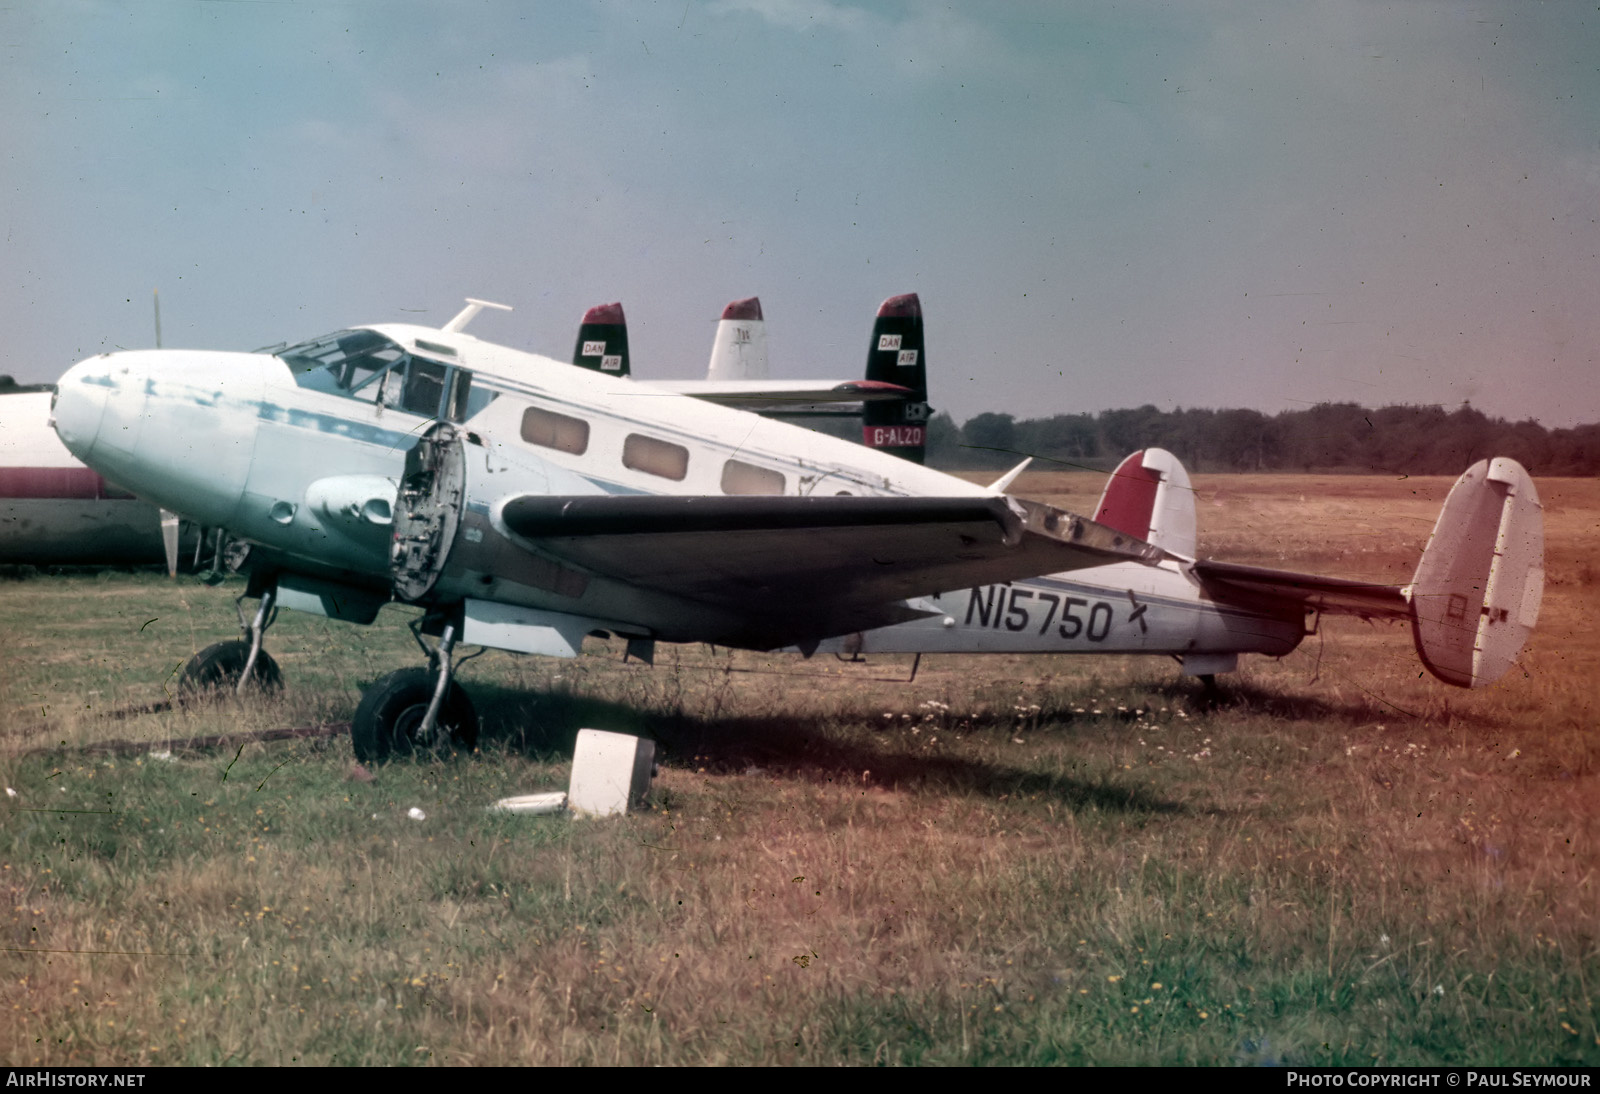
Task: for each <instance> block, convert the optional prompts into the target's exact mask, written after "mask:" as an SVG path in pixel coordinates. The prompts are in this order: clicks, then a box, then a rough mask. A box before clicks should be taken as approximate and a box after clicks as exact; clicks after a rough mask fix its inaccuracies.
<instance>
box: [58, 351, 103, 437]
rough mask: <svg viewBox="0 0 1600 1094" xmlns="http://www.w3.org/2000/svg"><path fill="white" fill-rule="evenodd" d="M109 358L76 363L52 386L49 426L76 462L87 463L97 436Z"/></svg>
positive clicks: (101, 357)
mask: <svg viewBox="0 0 1600 1094" xmlns="http://www.w3.org/2000/svg"><path fill="white" fill-rule="evenodd" d="M110 361H111V355H110V354H106V353H102V354H100V355H99V356H98V357H90V358H89V359H88V360H85V361H79V362H78V363H77V364H75V365H73V366H72V367H71V368H69V369H68V370H67V371H66V374H65V375H63V376H62V377H61V379H60V380H59V381H57V383H56V393H55V395H54V397H53V398H52V399H51V400H50V423H51V424H52V425H53V426H55V430H56V434H57V435H58V436H59V437H60V438H61V443H62V444H64V445H66V446H67V451H68V452H71V453H72V454H73V455H74V456H76V457H77V458H78V459H80V460H83V461H84V462H85V463H87V462H88V458H89V456H90V454H91V453H92V451H93V449H94V443H95V440H96V439H97V438H98V437H99V434H100V420H101V418H102V417H103V416H104V415H105V409H106V396H107V394H108V393H109V392H110V390H111V369H110Z"/></svg>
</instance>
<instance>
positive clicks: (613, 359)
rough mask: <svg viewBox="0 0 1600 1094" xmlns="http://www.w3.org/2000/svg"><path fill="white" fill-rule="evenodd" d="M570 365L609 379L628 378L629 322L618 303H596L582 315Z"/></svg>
mask: <svg viewBox="0 0 1600 1094" xmlns="http://www.w3.org/2000/svg"><path fill="white" fill-rule="evenodd" d="M572 363H573V364H575V365H577V366H578V367H579V368H586V369H590V370H592V371H594V372H604V373H606V374H607V375H610V376H626V375H628V321H627V319H625V318H624V317H623V315H622V305H621V304H599V305H596V306H595V307H592V308H590V309H589V310H588V311H586V312H584V313H583V323H582V325H580V326H579V327H578V342H577V344H576V345H575V346H573V347H572Z"/></svg>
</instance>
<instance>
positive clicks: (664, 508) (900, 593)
mask: <svg viewBox="0 0 1600 1094" xmlns="http://www.w3.org/2000/svg"><path fill="white" fill-rule="evenodd" d="M501 516H502V519H503V520H504V523H505V526H506V528H507V529H508V530H509V531H511V532H512V533H513V534H514V535H516V536H518V537H520V538H521V539H523V540H524V541H527V542H528V543H529V544H530V545H531V546H533V547H535V548H536V549H537V550H538V551H540V552H541V553H544V554H548V555H552V556H554V557H556V558H559V559H561V560H562V561H564V562H568V563H571V564H574V565H576V566H580V567H582V568H583V569H585V570H588V571H589V572H591V573H594V574H598V575H601V576H605V577H608V578H611V579H614V580H618V581H622V582H626V583H628V584H630V585H634V586H637V587H640V588H644V589H649V590H652V591H656V592H661V593H666V594H669V595H672V596H677V597H682V598H685V599H688V600H693V601H697V602H700V603H704V604H708V605H711V606H715V607H718V608H721V609H724V610H725V611H728V612H730V613H733V614H736V615H737V616H738V617H740V618H742V619H745V620H748V623H747V624H746V625H745V630H744V631H743V632H741V633H740V634H739V635H737V636H731V637H729V638H727V639H725V641H729V642H730V644H731V643H734V642H738V643H741V644H747V645H751V646H756V647H761V646H778V645H788V644H791V643H794V642H798V641H804V640H806V639H810V638H819V637H826V636H828V635H834V634H844V633H849V632H851V631H854V630H859V629H862V628H865V627H874V626H881V625H884V624H885V623H888V622H903V621H904V620H906V619H907V618H915V617H916V613H914V612H908V610H907V609H906V607H905V605H904V604H903V601H905V600H906V599H908V598H913V597H921V596H928V595H931V594H933V593H936V592H940V591H942V590H946V589H958V588H965V587H968V586H973V585H983V584H989V583H992V582H1001V581H1009V580H1012V579H1020V578H1024V577H1032V576H1036V575H1038V574H1045V573H1056V572H1059V571H1063V570H1075V569H1081V568H1084V567H1089V566H1100V565H1104V564H1107V563H1111V562H1129V561H1143V562H1156V561H1159V560H1161V559H1163V558H1165V557H1167V556H1166V555H1165V553H1164V552H1162V551H1161V550H1160V549H1159V548H1156V547H1153V546H1151V545H1150V544H1148V543H1144V542H1142V541H1140V540H1136V539H1133V538H1132V537H1130V536H1128V535H1126V534H1124V533H1121V532H1118V531H1116V530H1115V529H1112V528H1107V527H1105V526H1104V525H1100V524H1096V523H1094V522H1093V521H1090V520H1087V519H1085V518H1083V517H1081V516H1077V515H1075V514H1072V513H1068V512H1066V511H1065V510H1061V509H1055V508H1052V507H1050V506H1047V505H1042V504H1039V503H1036V502H1023V501H1018V500H1016V499H1009V498H1003V497H976V498H915V497H844V496H840V497H804V498H795V497H765V496H736V497H681V496H680V497H673V496H665V497H663V496H656V495H624V496H615V495H602V496H585V497H550V496H544V495H524V496H521V497H517V498H513V499H511V500H510V501H507V502H506V503H504V504H503V506H502V507H501Z"/></svg>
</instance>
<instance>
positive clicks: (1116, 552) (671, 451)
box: [53, 296, 1543, 760]
mask: <svg viewBox="0 0 1600 1094" xmlns="http://www.w3.org/2000/svg"><path fill="white" fill-rule="evenodd" d="M501 306H502V305H490V304H488V303H486V302H483V301H474V300H469V301H468V306H467V307H466V308H465V309H464V310H463V311H462V312H461V313H460V314H459V315H457V316H456V317H455V318H454V319H453V320H451V321H450V322H449V323H447V324H445V326H444V327H442V328H440V329H437V330H434V329H431V328H425V327H418V326H411V325H403V324H377V325H373V326H366V327H357V328H352V329H349V330H342V331H338V332H335V333H333V334H330V335H327V336H325V337H322V338H317V339H313V340H312V341H309V342H302V343H300V344H299V345H295V346H290V347H288V348H286V349H280V350H277V351H275V352H261V353H212V352H195V351H172V350H160V351H137V352H119V353H109V354H102V355H100V356H97V357H92V358H89V359H88V360H85V361H82V362H80V363H79V364H77V365H75V366H74V367H73V368H72V369H71V370H69V371H68V372H67V374H66V375H65V376H63V377H62V379H61V381H60V384H59V385H58V389H57V395H56V400H55V403H54V407H53V422H54V425H55V428H56V430H57V432H58V434H59V435H60V437H61V439H62V441H63V442H64V443H65V444H66V446H67V448H68V449H69V450H70V451H71V452H72V453H73V454H74V455H75V456H77V457H78V458H79V459H81V460H83V462H84V463H85V464H87V465H88V466H89V467H91V468H93V469H94V470H96V471H97V472H99V473H100V474H101V475H103V476H105V477H106V478H107V479H109V480H111V481H114V482H117V483H119V484H120V485H122V486H124V487H126V488H127V489H129V490H131V491H133V492H134V493H136V494H138V495H139V496H140V497H141V498H144V499H146V500H147V501H150V502H153V503H154V504H157V505H159V506H161V507H163V508H165V509H168V510H170V511H172V512H174V513H177V514H179V515H181V516H182V517H184V518H186V519H188V520H191V521H194V522H196V523H197V524H201V525H205V526H210V527H218V528H223V529H226V530H227V531H228V532H229V533H230V534H232V535H233V536H235V537H237V538H238V539H240V540H243V541H245V542H247V543H248V544H250V551H249V554H248V556H247V558H246V560H245V562H244V565H245V567H246V568H247V572H248V577H249V583H248V586H247V591H246V593H245V596H244V597H241V598H240V601H241V605H242V602H243V600H244V599H245V598H246V597H253V598H258V600H259V603H258V604H257V607H256V610H255V612H254V614H253V616H251V617H250V618H249V620H248V622H246V613H245V612H244V610H243V608H242V607H241V614H240V619H241V623H242V624H243V629H244V638H243V639H241V640H235V641H231V642H221V643H218V644H216V645H214V646H211V647H209V648H208V649H206V650H204V651H202V652H201V653H199V654H197V655H196V656H195V658H193V659H192V660H191V661H190V663H189V665H188V666H187V668H186V670H185V682H186V683H187V684H188V685H191V686H204V685H218V684H224V683H229V684H231V683H233V682H235V681H237V686H238V687H240V688H241V689H242V688H243V687H244V686H245V685H246V684H249V683H251V682H256V683H263V684H272V683H275V682H276V681H277V679H278V670H277V667H276V665H275V664H274V663H273V661H272V659H271V657H270V655H268V654H267V653H266V651H265V650H263V648H262V636H263V634H264V632H265V631H266V629H267V627H268V626H269V625H270V622H271V620H272V619H273V618H274V615H275V609H276V608H279V607H287V608H295V609H299V610H303V611H310V612H315V613H318V614H322V615H326V616H329V617H332V618H337V619H342V620H348V621H351V622H357V623H371V622H372V621H373V620H374V619H375V618H376V616H377V614H378V610H379V609H380V608H381V607H382V605H383V604H384V603H386V602H388V601H389V600H391V599H394V600H399V601H403V602H406V603H411V604H416V605H418V606H420V607H422V608H423V610H424V611H423V615H422V616H421V617H420V618H419V619H418V620H416V621H415V622H414V623H413V624H412V627H413V632H414V633H415V634H416V636H417V640H418V643H419V645H421V646H422V647H423V650H424V652H425V654H426V656H427V658H428V661H429V667H428V668H426V669H424V668H412V669H402V670H399V671H397V672H393V673H390V674H389V675H388V676H385V677H383V678H382V679H380V680H378V681H377V682H376V683H374V684H373V685H372V686H371V687H369V688H368V689H367V691H366V692H365V694H364V695H363V698H362V701H361V703H360V706H359V708H358V710H357V712H356V715H355V719H354V721H353V723H352V738H353V741H354V745H355V750H356V753H357V755H358V756H359V757H361V758H362V759H364V760H376V759H383V758H385V757H389V756H393V755H399V754H405V753H409V752H412V751H414V750H435V749H446V748H449V747H470V746H471V744H472V743H473V741H474V740H475V739H476V734H477V718H476V715H475V714H474V712H473V709H472V705H471V703H470V701H469V700H468V698H467V696H466V693H465V692H464V691H463V690H462V688H461V687H460V685H459V684H458V683H457V682H456V681H455V680H454V679H453V662H452V657H453V654H454V652H455V650H456V647H457V646H458V644H467V645H477V646H485V647H492V648H499V649H505V650H511V651H517V652H523V653H539V654H547V655H554V656H564V657H572V656H576V654H577V652H578V650H579V647H580V646H581V644H582V641H583V638H584V636H585V635H587V634H590V633H593V632H605V633H611V634H615V635H619V636H622V637H623V638H625V639H626V640H627V643H628V648H629V652H630V653H631V654H633V655H636V656H639V657H641V658H643V659H646V660H648V659H650V657H651V656H652V653H653V649H654V643H655V642H656V641H657V640H660V641H668V642H712V643H716V644H719V645H725V646H733V647H741V648H748V649H763V650H766V649H780V648H785V647H798V648H799V649H801V650H802V651H805V652H808V653H809V652H813V651H815V650H816V649H818V648H820V647H822V646H823V644H824V643H826V644H828V646H829V647H830V648H839V649H851V648H864V649H868V650H907V651H909V650H919V651H920V650H1038V651H1050V652H1080V653H1095V652H1116V653H1160V654H1170V655H1175V656H1178V657H1180V658H1181V659H1182V660H1183V662H1184V665H1185V668H1186V670H1188V671H1190V672H1193V673H1198V674H1209V673H1213V672H1217V671H1223V670H1226V669H1228V668H1231V667H1233V665H1234V663H1235V661H1236V659H1237V656H1238V655H1239V654H1240V653H1265V654H1272V655H1279V654H1283V653H1286V652H1288V651H1289V650H1291V649H1293V648H1294V647H1295V645H1296V644H1297V643H1298V642H1299V641H1300V639H1301V638H1302V637H1303V636H1304V634H1305V633H1306V623H1307V620H1308V618H1309V616H1310V615H1311V613H1313V612H1316V611H1333V612H1353V613H1357V614H1361V615H1367V616H1388V617H1403V618H1408V619H1410V620H1412V622H1413V629H1414V633H1415V636H1416V643H1417V648H1418V651H1419V652H1420V654H1421V656H1422V658H1423V661H1424V663H1425V664H1426V665H1427V667H1428V668H1429V669H1430V670H1432V671H1433V672H1434V674H1435V675H1436V676H1438V677H1440V678H1441V679H1443V680H1446V681H1448V682H1449V683H1452V684H1458V685H1461V686H1481V685H1484V684H1487V683H1490V682H1492V681H1493V680H1495V679H1496V678H1498V677H1499V676H1500V675H1501V674H1502V673H1503V672H1504V671H1505V670H1506V669H1507V668H1508V667H1509V665H1510V664H1511V662H1512V660H1513V658H1514V657H1515V656H1516V654H1517V652H1518V651H1519V650H1520V649H1521V647H1522V644H1523V642H1524V641H1525V639H1526V637H1527V635H1528V633H1529V630H1530V629H1531V628H1532V626H1533V624H1534V621H1535V618H1536V616H1537V613H1538V607H1539V601H1540V595H1541V591H1542V587H1543V568H1542V567H1543V561H1542V560H1543V531H1542V523H1541V510H1540V506H1539V500H1538V495H1537V493H1536V492H1535V490H1534V487H1533V483H1532V482H1531V481H1530V480H1529V478H1528V476H1527V473H1526V472H1525V471H1523V469H1522V468H1521V467H1520V466H1518V465H1517V464H1516V463H1515V462H1513V461H1511V460H1506V459H1497V460H1493V461H1485V462H1483V463H1479V464H1477V465H1475V466H1474V467H1473V468H1472V469H1470V470H1469V471H1468V472H1467V473H1466V474H1465V475H1463V476H1462V477H1461V479H1460V480H1459V481H1458V482H1457V484H1456V486H1455V488H1454V489H1453V490H1452V491H1451V494H1450V497H1449V499H1448V500H1447V501H1446V503H1445V507H1444V511H1443V512H1442V514H1441V515H1440V518H1439V523H1438V525H1437V526H1436V528H1435V530H1434V535H1433V538H1432V539H1431V540H1430V542H1429V545H1428V548H1427V550H1426V551H1425V552H1424V555H1423V559H1422V563H1421V565H1420V566H1419V568H1418V570H1417V574H1416V577H1415V579H1414V580H1413V581H1412V583H1411V584H1409V585H1406V586H1403V587H1395V586H1384V585H1371V584H1366V583H1361V582H1354V581H1347V580H1340V579H1333V578H1318V577H1311V576H1307V575H1300V574H1292V573H1284V572H1279V571H1272V570H1263V569H1258V568H1254V567H1244V566H1233V565H1228V564H1224V563H1216V562H1207V561H1198V560H1196V559H1195V558H1194V557H1193V556H1194V505H1193V500H1192V494H1191V492H1190V491H1189V490H1188V480H1187V476H1186V475H1185V474H1184V471H1183V468H1182V467H1181V465H1179V464H1178V462H1177V461H1176V460H1175V459H1173V458H1172V457H1171V456H1170V455H1168V454H1167V453H1165V452H1162V451H1160V450H1156V449H1151V450H1148V451H1146V452H1144V453H1140V454H1136V455H1135V456H1133V457H1130V458H1129V459H1128V460H1127V461H1125V462H1124V464H1123V466H1122V467H1121V468H1119V470H1118V473H1117V474H1116V475H1115V476H1113V478H1112V480H1111V485H1110V486H1108V487H1107V490H1106V494H1105V496H1104V498H1103V499H1102V501H1101V504H1100V507H1099V511H1098V514H1097V518H1096V519H1094V520H1090V519H1087V518H1085V517H1083V516H1079V515H1077V514H1073V513H1070V512H1067V511H1065V510H1061V509H1058V508H1055V507H1052V506H1049V505H1044V504H1041V503H1038V502H1033V501H1026V500H1022V499H1017V498H1012V497H1009V496H1007V495H1006V494H1005V489H1006V487H1007V486H1009V485H1010V483H1011V481H1013V479H1014V477H1015V475H1016V473H1017V472H1016V471H1014V472H1012V473H1011V474H1008V475H1007V476H1005V477H1004V478H1002V479H1001V480H1000V481H998V482H996V483H994V484H993V485H991V486H989V487H982V486H975V485H973V484H970V483H967V482H965V481H963V480H961V479H957V478H954V477H952V476H949V475H946V474H943V473H941V472H938V471H934V470H931V469H928V468H925V467H922V466H920V465H919V464H917V463H915V462H913V461H911V460H908V459H903V458H900V457H899V456H898V455H896V454H894V453H895V450H896V449H899V448H902V447H909V448H912V449H914V450H917V451H920V444H921V440H922V436H921V429H920V423H921V421H922V420H923V419H924V418H925V417H926V404H925V403H921V402H918V401H916V400H914V399H913V400H907V399H905V398H899V399H880V398H879V397H880V396H883V395H885V394H893V393H892V392H889V388H890V387H892V388H894V389H895V390H896V391H897V392H898V394H899V395H901V396H904V395H905V393H906V391H907V389H908V388H912V387H913V385H910V384H900V385H896V384H893V383H892V382H890V381H885V380H878V381H870V380H869V381H868V383H869V384H870V383H878V384H887V385H888V387H879V388H876V389H874V388H872V387H871V386H868V387H866V388H863V389H861V390H858V391H856V392H854V393H853V397H854V398H857V399H863V398H865V399H867V400H868V401H867V402H866V404H865V406H866V407H867V408H868V409H871V408H874V407H878V408H882V411H881V412H882V413H883V414H887V415H889V416H890V421H889V422H888V423H887V424H886V425H882V426H876V427H875V426H874V425H872V424H869V425H868V426H867V427H866V429H867V439H868V440H869V442H870V441H872V440H873V439H874V436H876V439H877V440H878V442H879V447H877V448H873V447H862V446H859V445H856V444H852V443H850V442H847V441H842V440H837V439H834V438H831V437H827V436H823V435H820V434H818V433H815V432H813V431H810V430H806V429H803V428H800V427H798V426H794V425H790V424H787V423H784V422H781V421H775V420H772V419H770V418H767V417H763V416H760V415H757V414H753V413H749V412H748V411H747V410H743V409H738V408H737V406H724V405H718V403H717V402H714V401H709V400H712V399H716V398H723V399H731V400H732V401H733V402H735V403H736V404H738V405H744V403H746V402H748V401H751V400H752V399H753V398H754V396H753V393H752V391H751V389H750V388H748V387H744V388H742V389H741V390H739V391H735V392H729V391H726V390H724V391H721V392H718V391H717V390H715V389H716V386H717V384H718V383H722V382H723V381H719V380H717V379H716V378H715V377H713V378H710V379H708V380H707V381H706V382H705V383H704V384H703V385H702V390H700V391H698V392H696V395H695V396H689V395H685V394H682V393H679V392H676V391H672V390H669V388H668V387H667V386H665V385H659V384H649V383H644V382H640V381H638V380H634V379H631V378H624V376H622V375H621V373H623V372H625V371H626V369H625V361H626V356H625V353H623V354H619V353H616V352H614V347H612V346H610V345H609V344H604V343H607V333H608V332H607V331H606V329H605V328H606V327H608V326H611V327H616V328H620V327H621V311H620V308H618V309H617V310H616V312H615V314H614V315H613V314H611V313H609V312H607V311H606V310H605V309H601V310H600V311H599V313H598V314H597V313H595V312H591V315H590V316H589V317H587V318H589V319H591V320H595V321H596V322H594V323H590V324H586V326H585V329H584V330H583V331H582V332H580V334H579V340H578V345H577V347H576V352H575V355H574V356H575V363H578V364H587V365H591V366H592V367H580V368H575V367H573V365H572V364H568V363H566V362H562V361H557V360H555V359H552V358H548V357H543V356H539V355H536V354H530V353H522V352H519V351H516V350H512V349H508V348H505V347H502V346H496V345H493V344H491V343H488V342H483V341H480V340H478V339H477V338H474V337H473V336H472V335H469V334H466V333H465V332H464V329H463V328H464V327H465V326H466V325H467V323H468V322H469V321H470V320H471V319H472V318H473V317H474V316H475V315H476V314H477V313H478V312H479V311H480V310H481V309H482V308H484V307H501ZM612 333H616V332H612ZM589 350H593V351H598V352H594V353H587V352H586V351H589ZM869 354H870V355H871V356H870V358H869V370H868V376H869V378H870V377H875V376H876V377H883V376H895V375H897V371H896V370H905V371H908V372H909V371H910V370H913V369H915V370H916V371H918V372H919V373H920V370H921V368H922V367H923V366H924V365H925V361H924V360H923V359H922V318H921V308H920V304H919V303H918V302H917V299H916V297H915V296H903V297H894V298H891V299H890V300H889V301H886V302H885V304H884V306H883V307H882V308H880V309H879V313H878V319H877V323H876V326H875V327H874V330H873V335H872V341H871V343H870V348H869ZM618 356H621V357H622V358H623V361H622V362H621V363H617V362H607V360H606V359H607V358H610V357H618ZM585 357H589V358H591V359H592V360H590V361H585V360H584V358H585ZM608 363H609V364H615V365H616V367H612V368H608V367H606V366H607V364H608ZM748 379H749V378H748V376H747V375H746V376H745V377H743V378H736V379H735V380H733V381H730V382H733V383H734V384H735V385H736V386H737V385H738V384H744V383H747V382H748ZM918 383H919V384H920V379H919V380H918ZM679 386H684V385H679ZM773 387H774V389H777V388H782V387H784V385H773ZM810 387H811V388H812V389H813V390H812V391H811V392H810V394H809V395H808V396H807V399H808V400H810V401H817V400H818V397H819V396H818V392H817V391H816V390H815V389H816V388H817V387H818V385H817V384H816V383H815V382H812V384H811V385H810ZM793 390H794V389H790V394H792V393H793ZM828 390H830V391H832V392H833V395H832V397H833V398H842V397H844V395H843V394H842V393H840V392H838V391H837V390H836V389H835V388H832V387H830V388H829V389H828ZM923 390H925V388H924V389H923ZM787 398H788V396H779V397H777V401H778V402H783V401H785V400H786V399H787ZM875 428H877V429H879V430H880V431H879V432H878V433H877V434H876V435H875V434H874V432H873V430H874V429H875ZM912 442H914V443H912ZM1017 470H1018V471H1020V468H1018V469H1017ZM1042 575H1048V576H1042ZM424 635H426V636H431V637H433V638H435V640H436V641H435V642H434V643H433V645H432V646H431V647H430V646H429V645H428V644H427V643H426V642H424V641H423V636H424Z"/></svg>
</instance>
